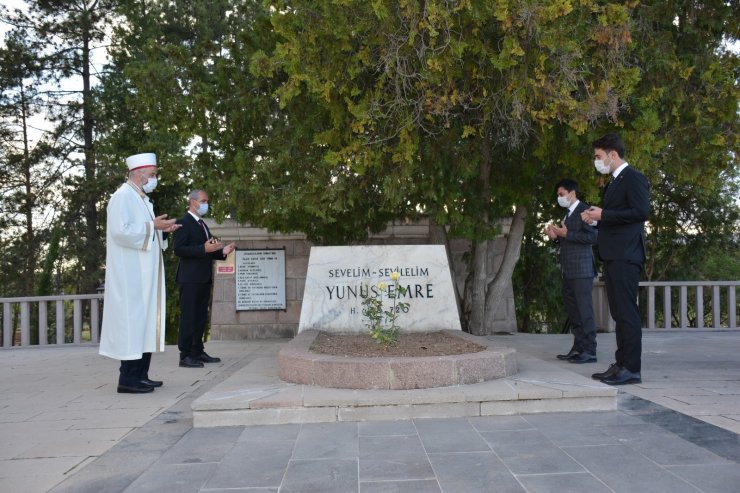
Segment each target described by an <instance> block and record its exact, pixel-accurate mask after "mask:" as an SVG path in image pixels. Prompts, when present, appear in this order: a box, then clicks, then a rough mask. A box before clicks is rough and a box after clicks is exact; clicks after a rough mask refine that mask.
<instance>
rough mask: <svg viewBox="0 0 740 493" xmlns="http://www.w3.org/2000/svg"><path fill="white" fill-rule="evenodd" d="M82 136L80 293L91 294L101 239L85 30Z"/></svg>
mask: <svg viewBox="0 0 740 493" xmlns="http://www.w3.org/2000/svg"><path fill="white" fill-rule="evenodd" d="M82 84H83V86H82V136H83V141H84V152H85V186H86V187H87V188H86V190H84V191H83V197H84V210H85V244H86V255H85V256H84V259H85V260H84V271H85V278H84V279H83V281H82V282H83V285H82V286H81V288H82V292H83V293H95V289H96V288H97V286H98V283H99V279H98V278H97V275H98V269H99V268H100V264H101V261H102V256H101V254H100V253H101V252H102V250H103V249H102V247H101V239H100V237H99V236H100V235H99V234H98V209H97V201H98V197H97V188H98V187H97V184H96V179H95V175H96V173H95V172H96V166H95V147H94V141H93V125H94V121H93V115H92V89H91V85H90V40H89V32H88V31H85V32H84V35H83V44H82Z"/></svg>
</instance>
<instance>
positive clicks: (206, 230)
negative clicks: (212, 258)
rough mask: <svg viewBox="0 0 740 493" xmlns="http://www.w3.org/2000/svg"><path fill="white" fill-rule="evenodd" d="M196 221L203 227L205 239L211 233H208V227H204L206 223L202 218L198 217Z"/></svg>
mask: <svg viewBox="0 0 740 493" xmlns="http://www.w3.org/2000/svg"><path fill="white" fill-rule="evenodd" d="M198 222H199V223H200V227H201V228H203V232H204V233H205V234H206V240H207V239H209V238H210V237H211V235H209V234H208V228H206V223H204V222H203V219H198Z"/></svg>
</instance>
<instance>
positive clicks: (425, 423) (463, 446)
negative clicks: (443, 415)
mask: <svg viewBox="0 0 740 493" xmlns="http://www.w3.org/2000/svg"><path fill="white" fill-rule="evenodd" d="M414 423H415V424H416V428H417V430H419V437H420V438H421V441H422V443H423V444H424V449H425V450H426V451H427V453H430V454H431V453H435V452H477V451H489V450H490V448H489V447H488V444H487V443H486V442H485V440H483V439H482V438H481V436H480V434H479V433H478V432H477V431H476V430H475V429H474V428H473V426H472V425H471V424H470V422H469V421H468V420H467V419H450V420H437V419H419V420H415V421H414Z"/></svg>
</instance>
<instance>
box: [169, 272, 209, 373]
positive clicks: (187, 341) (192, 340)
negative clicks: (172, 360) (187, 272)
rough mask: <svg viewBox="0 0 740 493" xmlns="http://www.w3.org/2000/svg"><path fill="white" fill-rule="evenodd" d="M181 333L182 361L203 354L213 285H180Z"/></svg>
mask: <svg viewBox="0 0 740 493" xmlns="http://www.w3.org/2000/svg"><path fill="white" fill-rule="evenodd" d="M179 286H180V332H179V333H178V336H177V347H178V348H179V349H180V359H183V358H185V357H186V356H190V357H197V356H199V355H200V354H202V353H203V333H204V332H205V330H206V322H207V321H208V304H209V302H210V298H211V283H200V284H180V285H179Z"/></svg>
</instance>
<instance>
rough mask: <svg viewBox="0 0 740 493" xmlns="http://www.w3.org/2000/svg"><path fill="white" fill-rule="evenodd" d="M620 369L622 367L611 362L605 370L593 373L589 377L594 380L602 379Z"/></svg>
mask: <svg viewBox="0 0 740 493" xmlns="http://www.w3.org/2000/svg"><path fill="white" fill-rule="evenodd" d="M621 369H622V367H621V366H619V365H618V364H616V363H612V364H611V365H609V368H607V370H606V371H604V372H601V373H594V374H593V375H591V378H593V379H594V380H602V379H604V378H609V377H611V376H614V375H616V374H617V372H619V370H621Z"/></svg>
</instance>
